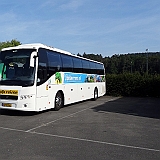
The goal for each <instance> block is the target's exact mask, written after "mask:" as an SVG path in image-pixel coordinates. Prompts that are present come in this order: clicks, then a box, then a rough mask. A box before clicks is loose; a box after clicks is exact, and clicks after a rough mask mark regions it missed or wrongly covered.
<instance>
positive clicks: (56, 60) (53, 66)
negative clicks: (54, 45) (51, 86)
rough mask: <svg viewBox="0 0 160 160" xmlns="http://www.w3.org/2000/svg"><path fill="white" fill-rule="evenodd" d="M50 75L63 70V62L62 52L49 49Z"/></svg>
mask: <svg viewBox="0 0 160 160" xmlns="http://www.w3.org/2000/svg"><path fill="white" fill-rule="evenodd" d="M47 56H48V70H49V75H50V76H52V75H53V74H54V73H56V72H60V71H61V70H62V62H61V57H60V54H59V53H57V52H54V51H47Z"/></svg>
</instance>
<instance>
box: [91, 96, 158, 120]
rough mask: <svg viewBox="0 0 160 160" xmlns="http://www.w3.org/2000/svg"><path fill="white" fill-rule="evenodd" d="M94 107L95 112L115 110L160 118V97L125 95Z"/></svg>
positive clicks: (115, 111) (114, 111) (116, 111)
mask: <svg viewBox="0 0 160 160" xmlns="http://www.w3.org/2000/svg"><path fill="white" fill-rule="evenodd" d="M92 109H93V110H94V111H95V112H113V113H120V114H128V115H134V116H141V117H148V118H155V119H160V98H136V97H124V98H120V99H117V100H115V101H110V102H106V103H105V104H103V105H100V106H97V107H94V108H92Z"/></svg>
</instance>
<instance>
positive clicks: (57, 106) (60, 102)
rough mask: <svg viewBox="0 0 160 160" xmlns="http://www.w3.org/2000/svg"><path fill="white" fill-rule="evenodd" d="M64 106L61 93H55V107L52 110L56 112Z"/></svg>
mask: <svg viewBox="0 0 160 160" xmlns="http://www.w3.org/2000/svg"><path fill="white" fill-rule="evenodd" d="M63 105H64V101H63V95H62V93H61V92H57V94H56V96H55V106H54V110H55V111H58V110H60V109H61V108H62V107H63Z"/></svg>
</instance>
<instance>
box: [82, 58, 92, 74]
mask: <svg viewBox="0 0 160 160" xmlns="http://www.w3.org/2000/svg"><path fill="white" fill-rule="evenodd" d="M82 65H83V73H88V74H90V73H91V69H90V65H89V61H87V60H84V59H83V60H82Z"/></svg>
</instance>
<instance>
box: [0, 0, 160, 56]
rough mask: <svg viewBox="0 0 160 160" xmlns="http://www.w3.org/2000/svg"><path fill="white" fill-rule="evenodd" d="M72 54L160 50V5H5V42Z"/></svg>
mask: <svg viewBox="0 0 160 160" xmlns="http://www.w3.org/2000/svg"><path fill="white" fill-rule="evenodd" d="M12 39H16V40H18V41H20V42H21V43H22V44H26V43H42V44H45V45H49V46H52V47H56V48H59V49H63V50H66V51H69V52H71V53H73V54H77V53H80V54H83V53H84V52H85V53H86V54H91V53H93V54H101V55H102V56H103V57H108V56H112V55H114V54H125V53H139V52H145V51H146V49H148V50H149V51H150V52H155V51H160V0H152V1H151V0H134V1H133V0H98V1H97V0H27V1H26V0H25V1H24V0H14V1H11V0H1V3H0V42H5V41H11V40H12Z"/></svg>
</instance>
